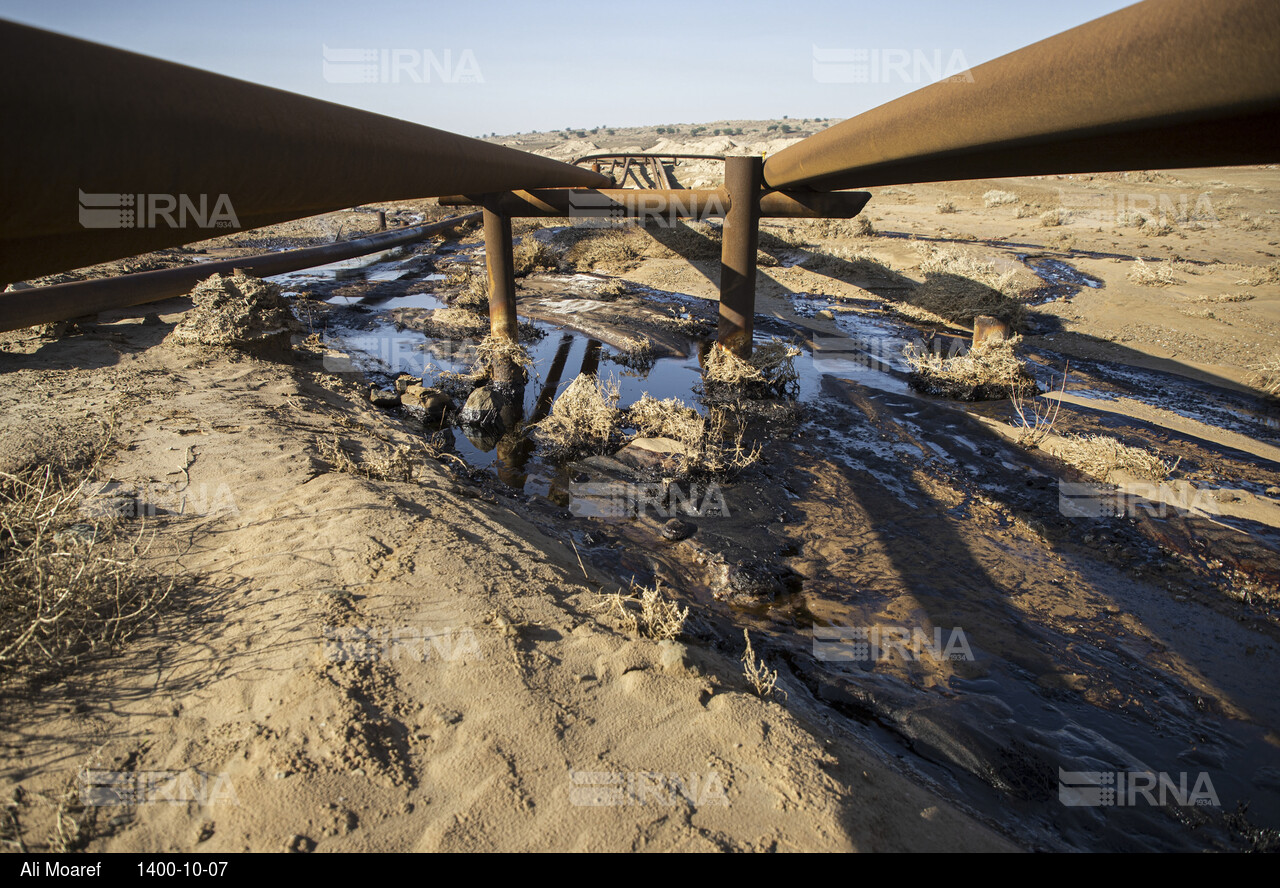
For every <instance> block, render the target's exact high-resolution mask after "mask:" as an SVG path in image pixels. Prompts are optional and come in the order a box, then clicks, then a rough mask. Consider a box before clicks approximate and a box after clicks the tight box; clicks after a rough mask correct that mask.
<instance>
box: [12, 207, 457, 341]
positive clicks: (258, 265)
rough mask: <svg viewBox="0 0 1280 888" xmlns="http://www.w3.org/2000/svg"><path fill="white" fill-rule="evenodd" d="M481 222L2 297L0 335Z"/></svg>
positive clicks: (424, 227)
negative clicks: (215, 279) (222, 278)
mask: <svg viewBox="0 0 1280 888" xmlns="http://www.w3.org/2000/svg"><path fill="white" fill-rule="evenodd" d="M480 218H481V216H480V213H470V214H468V215H466V216H457V217H454V218H452V219H445V220H443V221H440V222H432V223H430V224H428V225H419V226H416V227H414V228H402V229H398V230H396V231H388V232H386V233H383V234H375V235H371V236H369V237H362V238H357V239H355V240H349V241H344V242H342V243H337V244H325V245H324V246H320V247H306V248H305V249H301V250H289V251H288V252H284V253H264V254H262V255H259V256H249V257H246V258H242V259H224V260H219V261H216V262H201V263H198V264H196V265H184V266H182V267H181V268H165V269H161V270H159V271H144V272H141V273H139V274H123V275H119V276H117V277H109V278H99V279H95V280H88V281H76V282H74V283H70V284H56V285H54V286H51V287H35V288H33V289H30V290H15V291H13V292H9V293H0V332H3V331H7V330H18V329H21V328H22V327H30V326H31V325H32V324H47V323H51V322H53V321H66V320H70V319H71V318H78V317H81V316H83V315H91V314H96V313H97V312H100V311H107V310H109V309H115V308H129V307H130V306H134V305H143V304H145V303H148V302H156V301H158V300H161V299H169V298H170V297H173V296H181V295H183V294H185V293H189V292H190V291H191V288H192V287H194V286H195V285H196V284H197V283H199V282H200V281H202V280H204V279H205V278H207V277H209V276H210V275H214V274H230V273H231V272H232V271H233V270H234V269H241V270H243V271H245V272H249V273H251V274H254V275H257V276H259V277H270V276H271V275H274V274H284V273H286V272H290V271H299V270H301V269H303V268H312V267H314V266H316V265H325V264H328V263H330V262H341V261H342V260H344V259H353V258H355V257H356V256H364V255H367V254H369V253H376V252H379V251H381V250H390V249H393V248H395V247H400V246H404V245H405V244H411V243H415V242H417V241H421V240H426V239H427V238H429V237H431V236H432V235H435V234H441V233H443V232H445V231H448V230H450V229H452V228H456V227H457V226H459V225H462V224H464V223H468V222H479V221H480Z"/></svg>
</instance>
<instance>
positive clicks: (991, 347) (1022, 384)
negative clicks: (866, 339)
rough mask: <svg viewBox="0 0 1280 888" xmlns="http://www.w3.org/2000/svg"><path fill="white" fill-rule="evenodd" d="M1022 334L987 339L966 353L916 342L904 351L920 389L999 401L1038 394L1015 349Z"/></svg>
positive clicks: (913, 381) (960, 397) (965, 398)
mask: <svg viewBox="0 0 1280 888" xmlns="http://www.w3.org/2000/svg"><path fill="white" fill-rule="evenodd" d="M1018 341H1019V340H1018V338H1017V337H1015V338H1014V339H1009V340H1006V339H1001V340H990V339H988V340H985V341H983V342H980V343H978V344H977V345H975V346H973V347H972V348H971V349H969V351H968V352H966V353H965V354H963V355H957V356H955V357H952V358H944V357H942V356H941V355H937V354H933V353H932V352H926V351H924V350H923V349H922V348H920V347H919V346H918V345H917V344H916V343H912V344H911V345H908V346H907V348H906V349H904V350H903V353H904V354H905V355H906V358H907V363H908V364H910V365H911V371H912V372H911V376H910V380H909V381H910V383H911V386H912V388H914V389H916V390H917V391H921V392H924V393H926V394H930V395H938V396H941V397H944V398H955V399H956V400H960V401H995V400H1000V399H1002V398H1009V397H1012V396H1014V395H1024V394H1038V393H1039V391H1040V389H1039V387H1038V386H1037V385H1036V381H1035V377H1034V376H1032V375H1031V372H1030V371H1029V370H1027V367H1026V365H1025V364H1024V363H1023V362H1022V361H1021V360H1020V359H1019V358H1018V356H1017V354H1015V353H1014V348H1013V347H1014V345H1016V344H1017V342H1018Z"/></svg>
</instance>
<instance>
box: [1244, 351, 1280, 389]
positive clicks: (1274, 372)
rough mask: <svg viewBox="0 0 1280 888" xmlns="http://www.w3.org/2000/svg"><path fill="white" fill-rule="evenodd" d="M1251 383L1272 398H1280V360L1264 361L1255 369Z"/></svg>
mask: <svg viewBox="0 0 1280 888" xmlns="http://www.w3.org/2000/svg"><path fill="white" fill-rule="evenodd" d="M1252 373H1253V375H1252V377H1251V379H1250V381H1251V382H1252V383H1253V384H1254V385H1256V386H1257V387H1258V388H1260V389H1262V390H1263V391H1264V392H1266V393H1267V394H1268V395H1271V396H1272V397H1276V396H1280V358H1272V359H1271V360H1269V361H1263V362H1262V363H1260V364H1257V365H1255V366H1254V367H1253V371H1252Z"/></svg>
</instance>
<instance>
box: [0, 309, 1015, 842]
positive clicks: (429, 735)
mask: <svg viewBox="0 0 1280 888" xmlns="http://www.w3.org/2000/svg"><path fill="white" fill-rule="evenodd" d="M183 308H184V306H183V305H182V304H181V302H170V303H165V304H162V305H160V306H159V311H160V319H161V321H162V324H161V325H159V326H153V325H144V324H142V323H140V322H139V321H138V320H137V319H134V318H123V319H111V318H108V317H103V318H102V319H100V321H99V322H98V323H97V324H93V325H89V326H87V327H86V332H85V333H84V334H83V335H80V336H76V337H72V338H68V339H66V340H63V341H59V342H53V343H48V342H42V341H40V342H37V341H31V340H26V341H19V340H17V339H11V340H10V342H9V343H8V345H7V348H6V354H5V355H4V357H3V363H4V373H5V377H6V379H7V380H8V382H9V386H8V387H7V392H8V394H7V395H6V404H5V410H4V416H5V423H6V430H5V433H6V435H14V434H18V433H20V432H22V431H26V432H31V431H33V430H34V431H36V432H37V434H38V433H39V430H41V429H42V428H49V430H50V433H53V432H54V429H53V428H52V427H48V426H47V425H43V424H44V423H46V422H47V421H48V419H49V418H50V417H59V418H66V417H75V418H76V419H77V421H81V422H92V421H93V418H94V417H96V416H99V415H101V413H102V411H104V410H106V409H113V410H118V412H119V416H120V420H121V429H122V431H121V437H120V440H121V444H122V447H121V448H120V450H119V451H118V452H117V453H116V454H115V456H114V457H113V458H112V460H111V462H110V464H109V465H110V468H109V475H110V477H111V478H113V479H116V480H119V481H134V482H143V481H150V482H154V483H157V484H174V485H176V486H177V489H181V490H183V491H186V492H187V495H188V496H189V498H190V502H191V503H192V504H193V506H192V507H191V508H190V510H189V511H188V512H187V514H185V515H183V516H176V515H172V514H161V515H159V516H157V517H156V518H155V520H154V523H153V524H152V528H151V529H152V531H153V532H154V534H155V539H154V544H153V547H152V549H151V554H150V555H149V556H148V557H149V559H150V561H151V563H152V564H154V566H156V567H157V568H158V569H160V570H162V571H175V572H183V573H185V574H188V575H191V576H195V577H198V578H200V579H199V582H198V584H197V585H196V587H195V588H194V589H192V590H190V591H189V592H188V593H187V594H185V595H184V596H183V597H182V599H181V600H180V601H176V602H173V604H172V607H171V609H170V611H169V613H168V614H167V616H166V618H165V619H164V620H163V622H162V629H161V631H160V633H159V634H158V635H157V636H156V637H154V638H148V639H146V640H144V641H141V642H138V643H136V644H134V645H133V646H131V647H130V648H129V649H128V650H127V651H126V653H125V654H124V656H122V657H120V658H117V659H112V660H109V661H106V662H102V663H100V664H98V665H97V666H96V667H94V668H88V669H86V670H84V671H82V672H79V673H77V674H75V675H74V676H72V677H69V678H68V679H66V681H64V682H61V683H58V684H57V685H54V686H52V687H46V688H44V689H43V690H42V691H41V692H40V693H39V694H38V695H36V696H30V695H29V694H26V693H24V692H23V691H22V689H21V688H10V689H9V692H8V694H7V699H6V701H5V707H4V711H5V718H4V727H3V744H4V746H3V765H2V766H0V771H2V772H3V782H4V793H5V796H6V798H12V799H14V800H15V801H14V805H13V807H12V809H11V810H13V811H14V813H15V815H16V817H17V818H18V823H19V824H20V827H21V828H20V834H21V837H22V840H23V842H24V843H25V844H26V846H27V847H29V848H50V847H52V848H61V847H63V845H64V843H65V844H69V845H70V846H71V847H77V848H84V849H86V850H95V851H97V850H106V851H124V850H129V851H161V850H180V849H188V850H194V849H199V850H208V851H225V850H266V851H280V850H285V849H286V848H290V847H292V848H303V849H306V848H315V849H318V850H322V851H327V850H444V849H452V850H463V849H465V850H483V849H493V850H497V849H501V850H517V849H528V850H535V849H536V850H542V849H564V850H588V849H610V850H632V849H650V850H676V849H707V850H711V849H738V850H851V849H862V850H881V849H883V850H888V849H908V848H910V849H942V848H954V849H960V848H969V849H1002V848H1009V847H1010V845H1009V844H1008V843H1007V842H1006V841H1005V840H1003V839H1001V838H999V837H998V836H996V835H995V834H994V833H992V832H991V831H989V830H988V829H986V828H985V827H983V826H982V825H980V824H979V823H977V822H975V820H974V819H972V818H971V817H969V816H967V815H965V814H963V813H960V812H958V811H957V810H956V809H955V808H954V807H952V806H951V805H949V804H947V803H945V802H943V801H941V800H940V799H939V798H938V797H936V796H935V795H934V794H932V793H930V792H929V791H927V790H925V789H922V788H920V787H917V786H915V785H913V784H912V783H910V782H908V781H907V780H905V779H903V778H902V777H900V776H898V775H897V774H896V773H895V772H894V770H893V769H892V768H891V767H889V766H888V765H887V764H886V763H885V762H882V761H877V760H876V758H875V757H874V756H872V755H869V754H868V753H867V752H865V751H862V750H860V749H859V748H858V746H857V744H856V743H854V742H853V741H852V740H851V739H850V738H842V737H841V736H840V735H839V734H831V733H829V732H827V731H826V730H823V729H822V723H823V716H822V714H821V713H820V711H819V710H818V708H817V707H815V706H814V704H813V701H812V700H806V699H804V698H803V697H798V696H792V697H791V698H789V699H787V700H786V701H785V702H784V701H777V702H775V701H772V700H770V701H764V700H761V699H758V698H757V697H756V696H755V695H754V694H752V693H751V692H750V690H749V689H748V688H747V687H746V685H745V682H744V680H743V678H742V676H741V674H740V667H739V665H738V664H737V663H736V662H735V661H734V658H733V655H732V654H726V653H721V652H718V651H716V650H713V649H703V648H700V647H698V646H696V645H695V646H686V645H684V644H681V643H677V642H661V643H660V642H656V641H652V640H648V639H636V638H630V637H628V636H627V635H626V634H625V633H622V632H620V631H618V630H617V629H616V628H615V627H614V626H613V625H611V622H610V620H609V619H608V617H607V614H606V613H605V612H604V611H603V610H602V609H601V608H600V605H601V602H602V597H601V595H600V594H599V592H598V591H597V590H601V589H603V590H607V591H611V589H612V587H614V586H616V582H617V581H616V578H614V577H611V576H607V575H603V574H601V573H599V572H596V571H590V574H591V576H590V579H588V578H587V577H585V576H584V575H583V570H582V568H581V567H580V566H579V564H578V561H577V559H576V557H575V555H574V553H573V550H572V549H571V548H570V547H569V546H568V545H566V539H567V538H566V537H564V536H562V535H557V534H555V533H554V529H552V532H551V533H547V532H544V530H543V529H540V528H539V527H537V526H535V524H533V523H531V522H530V521H529V520H528V519H527V518H526V517H525V516H524V515H522V509H521V506H520V504H519V503H518V502H514V503H513V502H510V501H502V502H499V501H496V500H495V498H494V497H493V495H492V494H491V493H489V492H487V491H485V490H484V489H483V488H481V487H477V486H475V485H473V484H471V483H470V482H468V481H467V480H465V478H463V479H460V478H458V477H457V476H455V475H454V474H453V473H451V472H449V471H447V470H445V469H444V468H443V467H442V466H441V465H440V464H438V463H435V462H423V463H421V464H420V465H419V467H418V471H417V475H416V476H415V479H414V481H413V482H412V483H407V482H379V481H370V480H368V479H365V478H361V477H359V476H356V475H352V474H344V473H341V472H336V471H333V470H331V468H330V466H328V465H327V464H325V463H324V462H323V461H322V460H321V459H320V458H319V456H318V453H317V448H316V446H315V444H314V443H313V442H314V440H315V439H316V438H318V437H325V436H329V435H331V434H332V433H334V432H337V433H339V434H340V435H341V436H342V437H343V439H344V440H347V441H352V442H358V443H360V444H362V445H364V446H367V447H382V446H386V445H385V444H383V443H382V442H388V443H394V442H405V443H408V442H409V441H410V437H409V435H408V434H407V433H406V432H405V430H404V429H403V428H398V427H397V423H395V422H394V421H390V420H388V419H387V418H386V417H385V416H384V415H382V414H381V413H379V412H378V411H376V410H375V409H374V408H372V407H371V406H369V405H368V403H367V402H366V401H364V399H363V398H362V397H361V394H362V393H361V391H360V390H359V389H358V388H357V387H352V386H347V387H343V386H341V385H337V387H336V388H335V384H337V383H338V380H336V379H335V378H334V377H327V378H326V376H325V374H324V373H323V372H322V367H321V360H320V355H319V353H318V352H314V351H312V352H305V351H304V352H302V353H301V354H300V356H299V358H298V360H297V362H296V364H295V365H290V364H272V363H264V362H260V361H257V360H253V359H237V358H236V357H235V356H234V355H230V356H229V355H227V354H224V353H215V352H203V351H199V350H197V351H192V350H190V349H186V348H181V347H176V346H172V345H167V344H164V343H163V342H162V341H161V338H162V336H163V335H164V334H165V333H167V332H168V330H169V329H170V327H171V326H172V325H173V324H174V323H176V322H177V321H178V320H179V319H180V317H181V312H182V310H183ZM170 505H173V504H170ZM201 506H203V508H204V509H205V510H207V511H209V512H210V513H211V514H204V515H202V514H199V512H200V511H201ZM161 511H162V512H163V511H166V510H161ZM97 770H103V771H127V772H132V773H135V774H142V775H145V774H149V773H156V772H170V773H172V772H182V773H183V774H186V775H188V777H187V778H186V779H188V780H190V781H196V783H193V784H183V786H186V790H185V791H186V792H187V795H186V796H184V795H183V792H184V790H183V789H182V788H179V789H178V790H176V792H177V797H178V798H192V797H193V796H198V795H200V793H199V792H191V791H190V790H191V786H192V785H199V786H201V787H207V791H206V793H205V796H204V797H203V798H201V799H200V800H199V801H190V802H189V803H183V804H161V803H157V804H138V805H135V806H129V807H122V808H88V809H84V808H81V807H79V806H78V805H76V804H74V801H72V802H70V803H67V804H62V805H60V801H61V800H64V799H66V798H68V796H67V792H68V791H69V790H71V791H75V790H76V789H77V787H79V789H80V791H81V792H83V791H84V788H83V784H78V781H83V780H84V779H85V778H84V774H85V773H86V771H87V772H88V773H90V774H92V773H94V772H96V771H97ZM196 772H199V773H200V774H204V775H211V776H210V777H208V778H207V781H208V782H207V783H198V778H197V777H195V776H191V775H193V774H195V773H196ZM90 779H94V778H92V777H91V778H90ZM174 779H180V778H174ZM611 781H612V782H611ZM673 781H678V782H673ZM72 798H74V797H72ZM201 801H203V802H205V803H204V804H201V803H200V802H201ZM59 811H61V817H62V820H63V823H64V826H63V834H64V835H66V834H68V833H69V834H70V835H71V840H70V841H69V842H68V841H66V840H65V839H64V838H60V835H59V830H58V822H57V821H58V816H59ZM71 820H74V821H76V822H77V823H78V824H79V827H78V829H77V828H73V827H70V826H67V825H66V824H67V823H69V822H70V821H71ZM14 840H15V841H16V837H15V838H14Z"/></svg>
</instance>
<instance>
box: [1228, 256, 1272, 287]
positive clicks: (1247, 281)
mask: <svg viewBox="0 0 1280 888" xmlns="http://www.w3.org/2000/svg"><path fill="white" fill-rule="evenodd" d="M1244 272H1245V277H1243V278H1241V279H1240V280H1238V281H1236V285H1237V286H1241V287H1261V286H1264V285H1266V284H1280V262H1272V263H1271V264H1270V265H1251V266H1245V268H1244Z"/></svg>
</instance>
